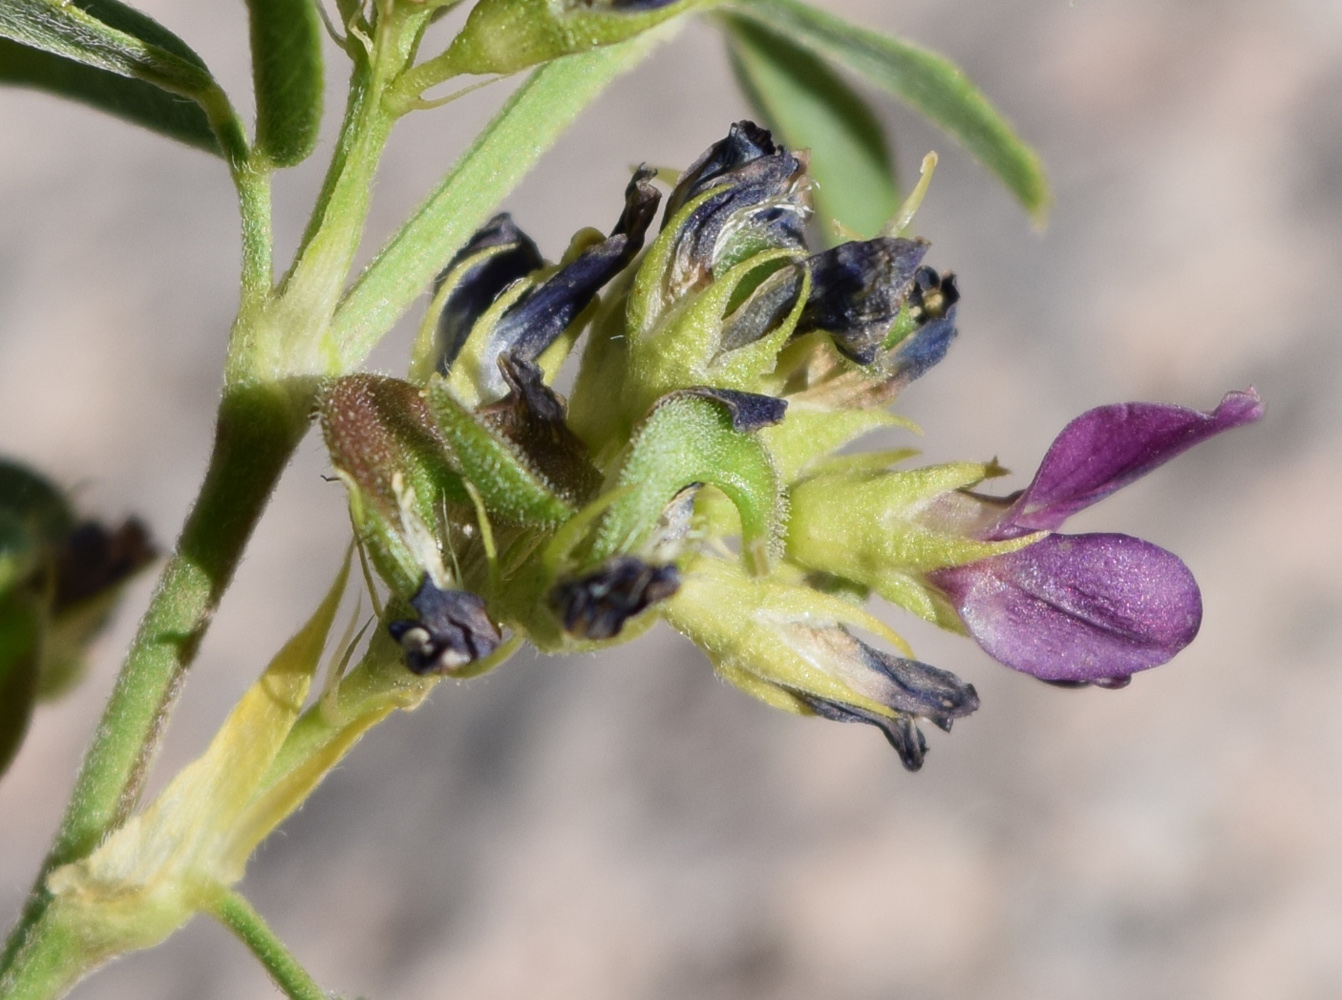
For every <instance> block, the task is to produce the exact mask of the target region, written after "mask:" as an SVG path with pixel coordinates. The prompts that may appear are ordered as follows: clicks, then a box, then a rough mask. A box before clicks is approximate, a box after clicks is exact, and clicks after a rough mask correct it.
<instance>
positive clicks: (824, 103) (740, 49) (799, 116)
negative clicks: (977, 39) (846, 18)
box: [726, 17, 899, 242]
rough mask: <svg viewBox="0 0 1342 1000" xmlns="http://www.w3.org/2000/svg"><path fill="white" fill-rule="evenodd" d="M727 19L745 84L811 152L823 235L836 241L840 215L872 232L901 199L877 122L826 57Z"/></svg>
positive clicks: (789, 136) (762, 108)
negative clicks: (832, 224) (834, 223)
mask: <svg viewBox="0 0 1342 1000" xmlns="http://www.w3.org/2000/svg"><path fill="white" fill-rule="evenodd" d="M726 22H727V26H728V39H729V42H730V47H731V56H732V67H733V68H734V69H735V70H736V76H737V79H738V80H739V81H740V83H741V87H742V89H743V90H745V92H746V94H747V96H749V97H750V100H751V102H752V103H753V104H754V105H755V107H756V108H758V109H759V112H760V114H761V116H762V117H763V118H764V120H765V122H766V123H767V124H768V126H769V128H771V129H773V130H774V132H776V133H777V134H778V135H779V136H780V137H781V138H782V140H783V141H784V142H785V143H787V144H788V145H789V146H792V147H793V148H796V149H809V150H810V151H811V163H810V171H811V176H812V177H814V178H815V179H816V181H818V185H817V187H816V191H815V201H816V208H817V211H818V212H819V214H820V229H821V232H822V234H823V235H824V236H825V238H826V239H828V240H829V241H830V242H833V241H834V233H833V232H832V231H831V227H830V225H829V223H830V222H831V221H837V222H839V223H840V224H842V225H843V226H845V227H846V228H848V229H851V230H853V231H854V232H857V233H858V234H860V235H861V236H863V237H864V238H870V237H872V236H875V235H876V234H877V233H878V232H880V231H881V227H883V226H884V225H885V223H886V222H887V221H888V220H889V219H890V217H891V216H892V215H894V213H895V209H896V208H897V207H898V205H899V196H898V194H897V192H896V189H895V171H894V167H893V166H892V164H891V161H890V153H889V150H888V149H887V147H886V142H885V134H884V132H883V131H882V129H881V123H880V122H879V121H877V119H876V116H875V115H874V114H873V113H872V111H871V109H870V108H869V107H868V106H867V104H866V102H865V101H864V100H863V99H862V98H861V97H860V96H858V94H857V93H856V92H855V91H854V90H853V89H852V88H851V87H849V86H848V84H846V83H845V82H844V81H843V80H842V79H841V78H840V77H839V76H838V75H837V74H836V73H835V72H834V71H833V70H832V69H830V68H829V66H828V65H827V64H826V63H825V62H824V60H822V59H820V58H818V57H817V56H815V55H814V54H813V53H811V52H809V51H808V50H806V49H804V48H802V47H801V46H799V45H797V44H796V43H794V42H792V41H791V40H789V39H788V38H786V37H784V36H782V35H778V34H775V33H774V32H772V31H769V30H767V29H766V28H764V27H763V26H761V25H758V24H755V23H753V22H750V21H747V20H745V19H743V18H740V17H729V18H727V19H726Z"/></svg>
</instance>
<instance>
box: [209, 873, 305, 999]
mask: <svg viewBox="0 0 1342 1000" xmlns="http://www.w3.org/2000/svg"><path fill="white" fill-rule="evenodd" d="M211 910H212V912H213V913H214V916H215V918H216V919H217V920H218V921H219V922H220V923H221V924H223V925H224V926H225V927H227V928H228V929H229V930H231V931H232V932H233V933H234V934H236V935H237V936H238V939H239V940H240V941H242V943H243V944H245V945H246V946H247V947H248V948H249V949H250V950H251V953H252V954H253V955H255V956H256V960H257V961H258V962H260V963H261V964H262V965H264V966H265V968H266V971H267V972H268V973H270V978H271V979H273V980H274V981H275V985H276V986H278V987H279V988H280V989H281V990H282V991H283V992H284V994H285V996H288V997H291V998H292V1000H329V997H330V994H329V993H327V992H326V991H325V990H323V989H322V988H321V987H320V986H318V985H317V981H316V980H315V979H313V978H312V976H311V975H309V974H308V971H307V970H306V969H304V968H303V966H302V965H300V964H299V962H298V959H296V958H294V956H293V953H292V952H291V951H289V949H288V948H286V947H285V946H284V942H282V941H281V940H280V939H279V938H278V937H276V936H275V932H274V931H272V930H271V929H270V926H269V925H268V924H267V923H266V922H265V920H264V919H263V918H262V916H261V914H259V913H257V912H256V910H255V909H254V908H253V907H252V904H251V903H249V902H247V900H246V899H245V898H243V897H242V896H241V895H240V894H238V893H236V892H226V893H224V894H223V895H221V896H220V897H219V899H218V900H217V901H216V902H215V904H214V905H213V906H212V907H211Z"/></svg>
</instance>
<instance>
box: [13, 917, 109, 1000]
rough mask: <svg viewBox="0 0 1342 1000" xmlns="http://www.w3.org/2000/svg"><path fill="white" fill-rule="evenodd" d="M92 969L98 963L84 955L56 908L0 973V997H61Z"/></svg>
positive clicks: (25, 999)
mask: <svg viewBox="0 0 1342 1000" xmlns="http://www.w3.org/2000/svg"><path fill="white" fill-rule="evenodd" d="M95 965H97V961H96V960H90V958H89V957H88V956H87V955H86V954H85V949H84V947H83V942H81V941H80V940H79V935H78V934H76V933H74V931H73V930H72V929H71V928H70V927H68V926H67V925H66V922H65V921H64V920H62V919H61V914H60V913H59V912H58V908H48V909H46V910H44V911H43V912H42V914H41V919H40V920H39V921H38V922H37V923H36V924H35V925H34V927H33V929H32V933H31V934H30V935H29V937H28V938H27V939H26V943H25V947H24V948H22V949H21V950H19V951H18V952H17V953H16V954H15V956H14V959H13V960H12V961H8V960H7V961H6V963H5V966H4V968H3V969H0V996H3V997H4V998H5V1000H47V998H50V997H59V996H64V995H65V993H67V992H68V991H69V990H70V988H71V987H73V986H74V985H75V983H77V982H79V980H81V979H82V978H84V976H86V975H87V974H88V973H89V972H90V971H92V969H93V967H94V966H95Z"/></svg>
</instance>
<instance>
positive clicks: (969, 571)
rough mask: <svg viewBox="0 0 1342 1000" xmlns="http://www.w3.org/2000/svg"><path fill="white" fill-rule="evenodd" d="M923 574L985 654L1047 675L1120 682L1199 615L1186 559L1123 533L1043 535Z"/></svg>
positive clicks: (1176, 645) (1160, 656) (1173, 649)
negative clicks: (1025, 543)
mask: <svg viewBox="0 0 1342 1000" xmlns="http://www.w3.org/2000/svg"><path fill="white" fill-rule="evenodd" d="M930 578H931V580H932V582H933V583H935V584H936V585H937V586H938V587H940V588H941V589H942V590H944V591H945V592H946V594H947V595H948V596H949V597H950V599H951V601H952V603H954V604H955V607H956V609H957V610H958V611H959V614H960V619H961V621H963V622H964V625H965V627H966V628H967V629H968V630H969V633H970V634H971V635H972V636H973V637H974V638H975V640H977V641H978V644H979V645H980V646H982V647H983V648H984V650H985V651H987V653H988V655H989V656H991V657H992V658H993V659H995V660H998V661H1000V662H1001V663H1005V664H1006V665H1007V666H1009V667H1013V668H1014V669H1016V670H1020V671H1024V672H1025V673H1027V674H1031V675H1033V676H1035V677H1038V678H1040V679H1042V680H1046V681H1076V682H1085V683H1092V684H1101V685H1104V686H1110V687H1114V686H1121V685H1122V683H1123V682H1124V680H1125V679H1126V678H1127V677H1128V676H1129V675H1131V674H1132V673H1134V672H1136V671H1138V670H1146V669H1148V668H1149V667H1154V666H1158V665H1160V664H1162V663H1164V662H1165V661H1167V660H1169V659H1170V658H1171V657H1172V656H1174V654H1175V653H1177V652H1179V650H1181V649H1183V648H1184V647H1185V646H1187V645H1188V644H1189V643H1190V642H1192V641H1193V637H1194V636H1195V635H1197V631H1198V626H1199V625H1200V624H1201V621H1202V598H1201V595H1200V594H1199V593H1198V586H1197V582H1196V581H1195V580H1194V579H1193V575H1192V574H1191V573H1190V572H1189V571H1188V567H1186V566H1185V565H1184V564H1183V563H1182V562H1180V561H1179V559H1178V557H1176V556H1175V555H1173V554H1172V553H1170V552H1166V551H1165V550H1164V549H1162V548H1160V547H1159V546H1156V545H1152V544H1151V543H1150V542H1144V541H1142V540H1141V539H1139V538H1132V537H1130V536H1128V535H1112V534H1097V535H1050V536H1048V537H1046V538H1044V539H1042V540H1041V541H1038V542H1035V543H1034V544H1033V545H1029V546H1026V547H1025V548H1023V549H1019V550H1017V551H1015V552H1009V553H1006V554H1003V555H997V556H992V557H990V558H988V559H983V560H980V561H979V562H975V563H970V564H968V565H966V566H957V567H954V568H951V569H942V570H937V571H935V572H934V573H931V574H930Z"/></svg>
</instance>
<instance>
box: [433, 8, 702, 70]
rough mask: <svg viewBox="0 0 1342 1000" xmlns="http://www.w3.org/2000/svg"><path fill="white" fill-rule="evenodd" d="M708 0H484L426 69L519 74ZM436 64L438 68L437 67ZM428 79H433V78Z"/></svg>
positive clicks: (617, 38) (631, 33)
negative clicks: (622, 0)
mask: <svg viewBox="0 0 1342 1000" xmlns="http://www.w3.org/2000/svg"><path fill="white" fill-rule="evenodd" d="M704 2H705V0H674V2H671V3H663V4H660V5H656V6H654V5H638V4H616V3H610V2H607V3H601V2H593V0H560V2H558V3H556V2H555V0H480V2H479V3H477V4H476V5H475V7H473V8H472V9H471V14H470V17H468V18H467V20H466V25H465V27H463V28H462V29H461V33H460V34H459V35H457V37H456V38H455V39H454V40H453V42H452V45H451V47H450V48H449V49H448V50H447V52H445V53H444V54H443V55H441V56H439V57H438V58H437V59H434V60H431V61H430V62H429V63H428V64H426V69H432V70H435V72H434V73H433V75H434V76H437V77H438V78H439V79H447V77H448V75H449V74H450V75H457V74H461V73H472V74H477V75H484V74H489V73H504V74H507V73H516V72H517V71H518V70H523V69H528V68H530V67H532V66H535V65H537V64H538V63H543V62H548V61H550V60H551V59H557V58H559V57H560V56H566V55H571V54H573V53H575V52H584V51H587V50H590V49H591V48H593V47H594V46H598V45H612V44H615V43H617V42H622V41H624V40H626V39H628V38H631V37H633V36H635V35H637V34H639V33H640V32H643V31H647V30H648V29H649V28H653V27H656V26H657V25H658V24H661V23H662V22H663V21H667V20H669V19H671V18H673V17H675V16H676V15H678V14H681V13H684V12H685V11H686V10H688V9H690V8H692V7H696V6H700V5H702V4H703V3H704ZM435 64H436V65H435ZM424 78H425V79H431V77H430V76H429V74H428V73H425V74H424Z"/></svg>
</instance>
